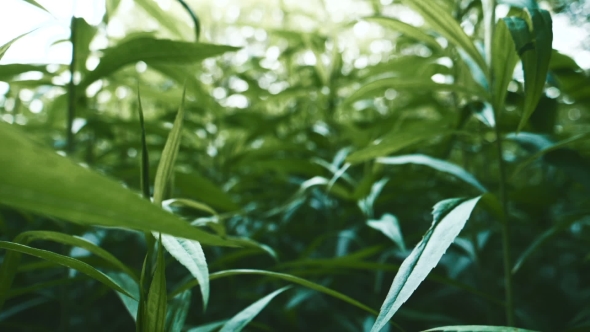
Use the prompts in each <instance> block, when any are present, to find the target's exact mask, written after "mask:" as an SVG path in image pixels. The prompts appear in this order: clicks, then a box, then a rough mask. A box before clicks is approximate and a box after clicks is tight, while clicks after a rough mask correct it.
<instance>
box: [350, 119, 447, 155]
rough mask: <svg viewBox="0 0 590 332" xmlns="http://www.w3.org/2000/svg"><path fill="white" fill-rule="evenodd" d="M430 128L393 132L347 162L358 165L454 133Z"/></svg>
mask: <svg viewBox="0 0 590 332" xmlns="http://www.w3.org/2000/svg"><path fill="white" fill-rule="evenodd" d="M432 129H433V128H432V127H430V126H428V127H418V128H416V127H410V128H405V129H400V130H398V131H394V132H391V133H389V134H387V135H385V136H383V138H382V139H381V140H380V141H379V142H378V143H374V144H371V145H369V146H367V147H365V148H364V149H362V150H359V151H355V152H353V153H351V154H350V155H349V156H348V157H347V158H346V161H347V162H349V163H351V164H357V163H360V162H363V161H366V160H370V159H373V158H377V157H382V156H386V155H388V154H392V153H395V152H397V151H399V150H401V149H403V148H406V147H409V146H411V145H414V144H416V143H419V142H422V141H425V140H429V139H433V138H435V137H438V136H444V135H449V134H452V133H454V131H453V130H444V129H436V130H432Z"/></svg>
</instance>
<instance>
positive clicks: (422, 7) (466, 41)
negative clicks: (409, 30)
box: [404, 0, 488, 73]
mask: <svg viewBox="0 0 590 332" xmlns="http://www.w3.org/2000/svg"><path fill="white" fill-rule="evenodd" d="M404 2H405V3H407V4H408V6H409V7H410V8H412V9H414V10H415V11H416V12H418V14H420V15H422V17H423V18H424V21H426V22H427V23H428V24H429V25H430V27H431V28H432V29H433V30H434V31H436V32H437V33H439V34H441V35H442V36H443V37H445V38H446V39H448V40H449V41H450V42H451V43H453V44H455V45H456V46H458V47H460V48H462V49H463V50H464V51H465V52H466V53H467V54H469V56H470V57H471V58H472V59H473V60H474V61H475V62H476V63H477V64H478V65H479V67H480V68H481V70H482V71H483V72H484V73H487V72H488V70H487V66H486V63H485V60H484V58H483V56H482V55H481V53H479V51H478V49H477V47H475V44H474V43H473V42H472V41H471V39H470V38H469V36H468V35H467V34H466V33H465V31H464V30H463V29H462V28H461V26H460V25H459V22H457V21H456V20H455V19H454V18H453V15H452V14H451V13H450V12H449V11H448V10H446V9H445V8H444V7H442V6H441V5H440V4H439V2H436V1H432V0H405V1H404Z"/></svg>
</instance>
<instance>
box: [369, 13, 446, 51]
mask: <svg viewBox="0 0 590 332" xmlns="http://www.w3.org/2000/svg"><path fill="white" fill-rule="evenodd" d="M363 20H365V21H368V22H375V23H377V24H379V25H381V26H383V27H386V28H389V29H391V30H393V31H396V32H400V33H402V34H404V35H406V36H408V37H411V38H414V39H416V40H417V41H421V42H424V43H425V44H426V45H428V46H430V47H431V48H432V49H433V50H437V51H442V47H441V46H440V44H439V43H438V42H437V41H436V39H435V38H434V37H433V36H431V35H429V34H427V33H425V32H424V31H423V30H421V29H419V28H416V27H415V26H413V25H409V24H407V23H404V22H402V21H400V20H397V19H395V18H392V17H385V16H370V17H364V18H363Z"/></svg>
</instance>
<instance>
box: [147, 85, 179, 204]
mask: <svg viewBox="0 0 590 332" xmlns="http://www.w3.org/2000/svg"><path fill="white" fill-rule="evenodd" d="M185 94H186V87H185V88H184V90H183V92H182V100H181V102H180V108H179V109H178V113H177V114H176V119H175V120H174V125H173V126H172V130H171V131H170V134H169V135H168V139H167V140H166V145H164V151H162V157H161V158H160V162H159V163H158V170H157V171H156V180H155V183H154V204H156V205H157V206H161V204H162V201H163V200H164V193H165V191H166V187H167V186H168V182H169V180H170V176H171V175H172V171H173V169H174V163H175V162H176V156H177V155H178V149H179V148H180V138H181V134H182V122H183V120H184V97H185Z"/></svg>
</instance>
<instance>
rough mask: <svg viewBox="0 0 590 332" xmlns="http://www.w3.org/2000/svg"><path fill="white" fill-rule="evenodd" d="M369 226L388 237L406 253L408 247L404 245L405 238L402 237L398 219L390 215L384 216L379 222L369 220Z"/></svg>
mask: <svg viewBox="0 0 590 332" xmlns="http://www.w3.org/2000/svg"><path fill="white" fill-rule="evenodd" d="M367 225H369V227H371V228H374V229H376V230H378V231H380V232H381V233H383V235H385V236H387V237H388V238H389V239H390V240H391V241H393V243H395V244H396V245H397V246H398V247H399V249H400V250H402V251H406V245H405V243H404V238H403V236H402V232H401V229H400V227H399V222H398V221H397V218H396V217H395V216H394V215H392V214H389V213H386V214H384V215H383V216H381V219H379V220H369V221H367Z"/></svg>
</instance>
